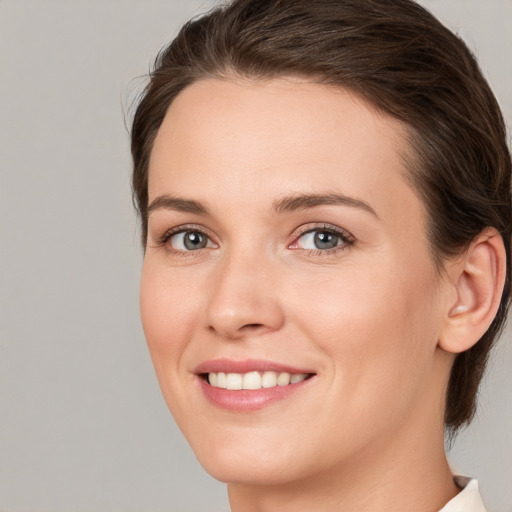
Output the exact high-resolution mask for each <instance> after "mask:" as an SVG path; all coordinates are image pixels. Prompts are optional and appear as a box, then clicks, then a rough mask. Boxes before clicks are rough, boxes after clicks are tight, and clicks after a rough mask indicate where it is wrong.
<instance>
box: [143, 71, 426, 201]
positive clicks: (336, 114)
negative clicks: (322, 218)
mask: <svg viewBox="0 0 512 512" xmlns="http://www.w3.org/2000/svg"><path fill="white" fill-rule="evenodd" d="M407 133H408V132H407V128H406V127H405V126H404V124H403V123H401V122H400V121H398V120H396V119H394V118H392V117H391V116H389V115H386V114H383V113H382V112H380V111H378V110H377V109H376V108H374V107H373V106H372V105H371V104H369V103H368V102H367V101H365V100H364V99H362V98H361V97H360V96H358V95H356V94H354V93H352V92H350V91H348V90H346V89H342V88H338V87H331V86H326V85H320V84H315V83H311V82H307V81H305V80H302V79H298V78H292V77H288V78H279V79H272V80H265V81H262V82H255V81H249V80H239V79H238V80H217V79H206V80H201V81H198V82H196V83H194V84H192V85H191V86H188V87H187V88H185V89H184V90H183V91H182V92H181V93H180V94H179V95H178V96H177V97H176V98H175V100H174V102H173V103H172V104H171V106H170V107H169V109H168V112H167V114H166V117H165V119H164V121H163V123H162V126H161V127H160V130H159V132H158V134H157V137H156V139H155V143H154V146H153V151H152V155H151V159H150V166H149V200H150V201H151V200H152V198H154V197H156V196H158V195H160V194H163V193H167V194H173V195H179V196H182V195H185V196H188V195H189V194H190V193H191V191H193V193H194V194H195V195H196V196H197V199H201V200H203V201H204V202H206V203H208V202H210V201H211V200H212V198H215V199H218V200H220V201H224V200H226V201H230V200H233V199H234V197H235V195H236V197H237V198H238V199H239V200H241V201H242V202H243V204H244V206H245V207H248V204H249V203H250V201H251V200H252V199H254V200H255V201H257V202H258V203H262V201H265V200H266V199H268V201H269V202H270V201H272V200H273V199H274V198H275V197H274V196H275V195H276V194H278V193H282V194H290V193H296V192H298V193H300V192H304V191H307V192H327V191H335V192H340V193H343V194H347V195H352V196H359V197H361V196H365V200H372V201H375V202H376V205H377V206H378V207H379V208H380V207H383V208H384V209H386V208H387V207H388V206H390V205H392V204H394V203H396V201H397V200H399V201H404V200H407V201H410V200H412V197H410V196H411V194H412V195H413V196H414V199H415V200H417V197H416V195H415V193H414V191H412V189H411V188H410V187H409V185H408V180H406V179H404V175H405V174H407V169H406V165H405V162H406V160H407V158H404V156H408V152H409V146H408V143H407ZM199 184H201V186H200V187H199V186H198V185H199ZM257 192H258V193H257ZM404 192H405V193H406V194H405V195H406V196H407V197H405V196H404ZM402 196H403V197H402Z"/></svg>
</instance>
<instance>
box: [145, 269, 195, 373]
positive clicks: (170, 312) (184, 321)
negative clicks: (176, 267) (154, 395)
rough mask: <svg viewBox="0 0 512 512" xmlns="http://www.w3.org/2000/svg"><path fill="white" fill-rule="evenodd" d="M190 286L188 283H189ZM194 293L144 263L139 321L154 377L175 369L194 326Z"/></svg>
mask: <svg viewBox="0 0 512 512" xmlns="http://www.w3.org/2000/svg"><path fill="white" fill-rule="evenodd" d="M189 284H190V283H189ZM193 297H197V292H194V291H190V289H189V290H186V289H183V284H180V282H178V281H176V279H175V277H171V272H170V271H167V272H166V271H165V269H162V268H160V267H158V266H156V265H153V264H152V262H151V261H145V262H144V265H143V269H142V276H141V284H140V309H141V320H142V326H143V329H144V334H145V337H146V341H147V344H148V348H149V351H150V354H151V357H152V359H153V364H154V365H155V369H156V372H157V376H158V378H159V379H160V378H162V377H163V371H164V369H165V370H166V371H167V370H168V369H169V367H171V368H178V366H179V362H180V359H181V356H182V354H183V351H184V350H185V348H186V346H187V342H188V340H189V339H190V335H191V330H192V328H193V326H194V321H195V320H197V319H196V316H195V305H194V303H193V301H192V299H193Z"/></svg>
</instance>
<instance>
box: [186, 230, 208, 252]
mask: <svg viewBox="0 0 512 512" xmlns="http://www.w3.org/2000/svg"><path fill="white" fill-rule="evenodd" d="M184 244H185V247H186V248H187V249H190V250H192V251H193V250H194V249H202V248H203V247H205V246H206V237H205V236H203V235H202V234H201V233H197V232H196V231H190V232H188V233H186V234H185V240H184Z"/></svg>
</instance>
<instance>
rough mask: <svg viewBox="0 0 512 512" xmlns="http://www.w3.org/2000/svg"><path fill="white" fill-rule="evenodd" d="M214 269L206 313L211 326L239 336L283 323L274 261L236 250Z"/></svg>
mask: <svg viewBox="0 0 512 512" xmlns="http://www.w3.org/2000/svg"><path fill="white" fill-rule="evenodd" d="M212 272H214V273H215V276H214V278H213V279H212V280H211V281H210V286H211V287H210V290H209V293H207V295H208V303H207V307H206V315H205V320H206V326H207V328H208V330H210V331H212V332H215V333H216V334H217V335H219V336H221V337H223V338H225V339H229V340H240V339H242V338H244V337H247V336H248V335H259V334H264V333H269V332H272V331H276V330H278V329H280V328H281V327H282V325H283V324H284V313H283V309H282V307H281V306H282V305H281V302H280V300H279V293H278V286H277V282H278V276H277V269H276V268H275V265H272V263H271V262H269V261H267V260H265V259H264V258H261V257H259V258H258V257H257V256H253V255H251V256H249V255H245V256H243V255H235V254H233V255H232V256H231V257H229V258H227V259H226V260H225V261H222V262H219V265H218V266H217V267H216V268H215V269H212Z"/></svg>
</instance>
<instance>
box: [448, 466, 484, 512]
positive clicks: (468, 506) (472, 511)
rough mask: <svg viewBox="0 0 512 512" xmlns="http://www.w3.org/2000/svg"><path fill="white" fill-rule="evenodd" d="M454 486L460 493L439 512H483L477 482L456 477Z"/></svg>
mask: <svg viewBox="0 0 512 512" xmlns="http://www.w3.org/2000/svg"><path fill="white" fill-rule="evenodd" d="M454 481H455V484H456V485H457V487H459V488H461V489H462V491H461V492H459V494H457V496H455V498H453V499H451V500H450V501H449V502H448V503H447V504H446V505H445V506H444V507H443V508H442V509H441V510H440V511H439V512H485V507H484V504H483V502H482V498H481V497H480V492H479V491H478V482H477V481H476V480H473V479H471V478H467V477H464V476H460V475H456V476H455V477H454Z"/></svg>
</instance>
